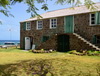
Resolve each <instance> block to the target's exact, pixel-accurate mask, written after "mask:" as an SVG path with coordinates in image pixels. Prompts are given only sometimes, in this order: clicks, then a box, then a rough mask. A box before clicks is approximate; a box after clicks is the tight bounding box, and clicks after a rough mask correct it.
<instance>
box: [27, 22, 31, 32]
mask: <svg viewBox="0 0 100 76" xmlns="http://www.w3.org/2000/svg"><path fill="white" fill-rule="evenodd" d="M27 23H30V29H27ZM26 30H31V22H26Z"/></svg>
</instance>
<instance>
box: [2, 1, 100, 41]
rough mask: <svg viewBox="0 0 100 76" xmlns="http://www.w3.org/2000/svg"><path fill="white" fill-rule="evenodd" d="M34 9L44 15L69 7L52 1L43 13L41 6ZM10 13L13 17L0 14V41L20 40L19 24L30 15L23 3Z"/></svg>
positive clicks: (14, 7) (37, 5) (13, 8)
mask: <svg viewBox="0 0 100 76" xmlns="http://www.w3.org/2000/svg"><path fill="white" fill-rule="evenodd" d="M94 1H95V2H100V0H94ZM35 5H36V7H38V8H39V11H37V12H38V13H39V14H42V13H45V12H47V11H53V10H58V9H63V8H68V7H71V5H68V4H66V5H60V4H59V5H57V4H56V3H55V2H54V0H53V1H49V2H48V8H49V9H48V10H47V11H44V10H42V9H41V4H38V3H36V4H35ZM11 8H12V9H10V10H9V11H10V13H11V14H13V15H14V17H6V16H5V15H3V14H1V13H0V21H2V25H0V40H20V23H19V22H21V21H23V20H26V19H28V18H30V17H31V14H30V13H27V12H26V10H27V8H28V7H27V5H26V4H24V3H16V4H15V5H13V6H11Z"/></svg>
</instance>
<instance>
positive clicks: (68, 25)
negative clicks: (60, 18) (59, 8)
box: [64, 16, 74, 33]
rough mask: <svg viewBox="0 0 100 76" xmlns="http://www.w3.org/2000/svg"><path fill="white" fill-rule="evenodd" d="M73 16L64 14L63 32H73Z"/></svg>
mask: <svg viewBox="0 0 100 76" xmlns="http://www.w3.org/2000/svg"><path fill="white" fill-rule="evenodd" d="M73 29H74V28H73V16H66V17H65V26H64V31H65V33H73V32H74V30H73Z"/></svg>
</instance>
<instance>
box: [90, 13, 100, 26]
mask: <svg viewBox="0 0 100 76" xmlns="http://www.w3.org/2000/svg"><path fill="white" fill-rule="evenodd" d="M90 25H100V12H96V13H91V14H90Z"/></svg>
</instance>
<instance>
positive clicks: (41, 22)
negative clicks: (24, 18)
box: [37, 21, 43, 29]
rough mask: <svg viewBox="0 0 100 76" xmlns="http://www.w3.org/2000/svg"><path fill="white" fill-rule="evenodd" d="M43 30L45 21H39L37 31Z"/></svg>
mask: <svg viewBox="0 0 100 76" xmlns="http://www.w3.org/2000/svg"><path fill="white" fill-rule="evenodd" d="M42 28H43V21H37V29H42Z"/></svg>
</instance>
